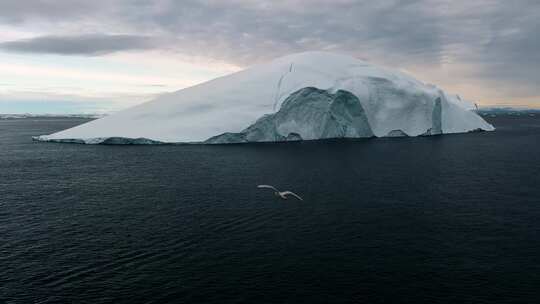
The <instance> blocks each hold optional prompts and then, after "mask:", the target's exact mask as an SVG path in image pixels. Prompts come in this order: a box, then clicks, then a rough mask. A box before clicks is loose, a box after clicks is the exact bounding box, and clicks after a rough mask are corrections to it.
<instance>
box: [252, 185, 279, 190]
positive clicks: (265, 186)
mask: <svg viewBox="0 0 540 304" xmlns="http://www.w3.org/2000/svg"><path fill="white" fill-rule="evenodd" d="M257 188H268V189H272V190H274V191H276V192H278V189H276V188H274V187H272V186H270V185H258V186H257Z"/></svg>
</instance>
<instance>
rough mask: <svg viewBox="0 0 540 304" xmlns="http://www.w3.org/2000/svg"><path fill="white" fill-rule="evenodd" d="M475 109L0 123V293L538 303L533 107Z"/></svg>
mask: <svg viewBox="0 0 540 304" xmlns="http://www.w3.org/2000/svg"><path fill="white" fill-rule="evenodd" d="M489 120H490V122H491V123H493V124H494V125H495V126H496V127H497V131H496V132H491V133H474V134H465V135H448V136H440V137H427V138H426V137H424V138H399V139H375V140H359V141H346V142H319V143H317V142H304V143H284V144H249V145H229V146H190V145H188V146H87V145H75V144H55V143H37V142H32V141H31V138H30V137H31V136H32V135H40V134H47V133H51V132H54V131H58V130H62V129H64V128H67V127H70V126H73V125H77V124H80V123H82V122H85V121H87V120H84V119H76V118H27V119H13V120H0V303H329V302H333V303H343V302H357V303H362V302H364V303H403V302H412V303H539V302H540V177H539V174H540V117H538V116H536V117H529V116H502V117H495V118H489ZM261 183H269V184H273V185H275V186H277V187H279V188H283V189H289V190H293V191H295V192H297V193H298V194H300V195H302V196H303V197H304V199H305V200H304V201H303V202H298V201H291V200H289V201H279V200H276V199H275V198H274V197H273V196H272V194H271V193H269V192H266V191H262V190H259V189H257V188H256V185H257V184H261Z"/></svg>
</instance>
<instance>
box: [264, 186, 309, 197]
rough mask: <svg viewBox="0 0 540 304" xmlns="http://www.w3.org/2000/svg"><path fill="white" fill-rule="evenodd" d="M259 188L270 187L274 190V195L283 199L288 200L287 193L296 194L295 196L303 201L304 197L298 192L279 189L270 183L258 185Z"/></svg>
mask: <svg viewBox="0 0 540 304" xmlns="http://www.w3.org/2000/svg"><path fill="white" fill-rule="evenodd" d="M257 188H268V189H272V190H274V195H275V196H277V197H279V198H281V199H284V200H286V199H287V195H292V196H294V197H295V198H297V199H299V200H301V201H303V199H302V198H301V197H300V196H299V195H298V194H296V193H294V192H291V191H279V190H278V189H276V188H274V187H273V186H270V185H258V186H257Z"/></svg>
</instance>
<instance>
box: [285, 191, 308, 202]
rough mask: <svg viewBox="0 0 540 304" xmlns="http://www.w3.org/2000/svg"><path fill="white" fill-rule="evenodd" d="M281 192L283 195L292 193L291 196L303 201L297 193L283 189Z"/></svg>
mask: <svg viewBox="0 0 540 304" xmlns="http://www.w3.org/2000/svg"><path fill="white" fill-rule="evenodd" d="M281 194H282V195H283V196H287V195H292V196H294V197H296V198H297V199H299V200H301V201H303V199H302V198H301V197H300V196H299V195H298V194H296V193H294V192H291V191H283V192H281Z"/></svg>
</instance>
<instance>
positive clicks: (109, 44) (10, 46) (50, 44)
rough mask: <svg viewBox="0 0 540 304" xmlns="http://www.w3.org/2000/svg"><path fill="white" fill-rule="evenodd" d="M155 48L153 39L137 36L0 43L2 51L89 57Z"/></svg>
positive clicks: (85, 37) (58, 38) (84, 37)
mask: <svg viewBox="0 0 540 304" xmlns="http://www.w3.org/2000/svg"><path fill="white" fill-rule="evenodd" d="M153 47H154V44H153V43H152V39H150V38H148V37H143V36H136V35H97V34H93V35H80V36H41V37H37V38H32V39H25V40H17V41H8V42H4V43H0V49H3V50H6V51H10V52H19V53H48V54H59V55H88V56H97V55H104V54H109V53H114V52H118V51H127V50H144V49H150V48H153Z"/></svg>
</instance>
